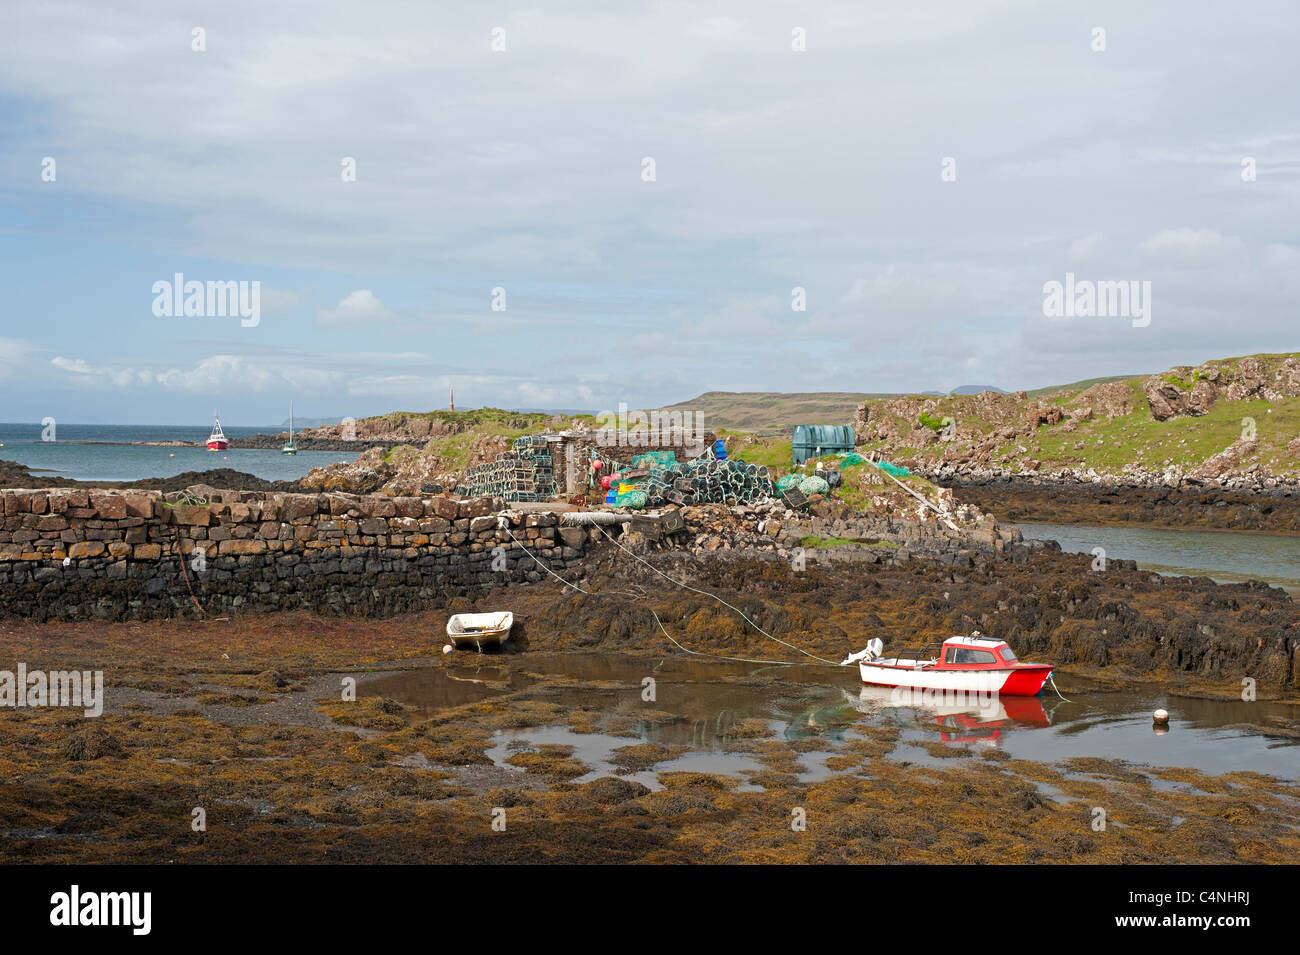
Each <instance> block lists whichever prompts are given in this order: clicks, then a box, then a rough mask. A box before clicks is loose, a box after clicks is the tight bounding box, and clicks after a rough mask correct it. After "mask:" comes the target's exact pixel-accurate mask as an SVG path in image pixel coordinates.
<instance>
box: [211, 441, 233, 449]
mask: <svg viewBox="0 0 1300 955" xmlns="http://www.w3.org/2000/svg"><path fill="white" fill-rule="evenodd" d="M228 447H230V442H229V441H209V442H208V450H209V451H224V450H226V448H228Z"/></svg>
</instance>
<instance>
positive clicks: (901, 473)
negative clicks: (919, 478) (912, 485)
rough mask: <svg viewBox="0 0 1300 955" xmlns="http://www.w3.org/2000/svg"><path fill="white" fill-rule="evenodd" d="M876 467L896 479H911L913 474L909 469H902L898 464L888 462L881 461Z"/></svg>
mask: <svg viewBox="0 0 1300 955" xmlns="http://www.w3.org/2000/svg"><path fill="white" fill-rule="evenodd" d="M876 466H877V467H878V468H880V470H882V471H884V472H885V473H886V474H892V475H893V476H894V477H899V478H903V477H910V476H911V474H912V472H911V471H909V470H908V469H907V468H900V467H899V466H898V465H896V464H890V463H889V462H888V461H879V462H877V464H876Z"/></svg>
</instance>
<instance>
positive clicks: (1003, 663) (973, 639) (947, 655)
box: [844, 631, 1052, 696]
mask: <svg viewBox="0 0 1300 955" xmlns="http://www.w3.org/2000/svg"><path fill="white" fill-rule="evenodd" d="M936 648H937V650H936V652H935V653H934V654H933V656H931V655H929V653H930V651H931V650H935V649H936ZM883 650H884V645H883V644H882V643H881V642H880V640H878V639H877V640H872V641H871V642H870V643H868V644H867V648H866V649H865V650H863V651H862V652H861V653H854V654H852V655H850V656H849V657H848V659H846V660H845V661H844V662H845V663H856V664H857V665H858V670H859V671H860V673H861V674H862V682H863V683H864V684H866V685H867V686H891V687H907V688H911V689H918V690H945V691H954V692H959V693H988V694H997V695H1000V696H1035V695H1037V694H1038V692H1039V691H1040V690H1042V688H1043V684H1045V683H1046V682H1047V680H1048V678H1050V677H1051V675H1052V665H1051V664H1050V663H1022V662H1021V661H1020V660H1019V659H1018V658H1017V657H1016V654H1015V651H1013V650H1012V649H1011V647H1009V646H1007V643H1006V641H1005V640H994V639H992V638H990V637H986V636H984V635H983V634H981V633H979V632H978V631H976V632H975V633H973V634H971V635H970V636H967V637H949V638H948V639H947V640H944V641H943V643H942V644H937V643H932V644H930V645H929V646H926V647H924V648H922V649H921V650H920V651H917V652H915V653H912V654H911V655H910V656H904V655H901V654H900V655H899V656H896V657H884V656H882V652H883Z"/></svg>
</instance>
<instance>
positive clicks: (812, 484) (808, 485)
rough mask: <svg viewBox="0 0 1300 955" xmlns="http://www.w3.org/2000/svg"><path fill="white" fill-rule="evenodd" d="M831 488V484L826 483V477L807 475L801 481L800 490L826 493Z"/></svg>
mask: <svg viewBox="0 0 1300 955" xmlns="http://www.w3.org/2000/svg"><path fill="white" fill-rule="evenodd" d="M830 489H831V486H830V485H829V484H827V483H826V479H825V478H819V477H816V476H813V477H806V478H804V479H803V480H802V481H800V482H799V490H800V491H802V492H803V493H804V494H807V495H813V494H825V493H826V492H828V491H829V490H830Z"/></svg>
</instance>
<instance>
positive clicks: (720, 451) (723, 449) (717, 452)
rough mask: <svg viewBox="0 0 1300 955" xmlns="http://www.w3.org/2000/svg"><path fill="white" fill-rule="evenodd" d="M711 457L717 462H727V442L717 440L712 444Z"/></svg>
mask: <svg viewBox="0 0 1300 955" xmlns="http://www.w3.org/2000/svg"><path fill="white" fill-rule="evenodd" d="M713 456H714V457H715V458H717V459H718V460H719V461H725V460H727V442H726V441H724V440H722V439H721V438H719V439H718V440H717V441H714V442H713Z"/></svg>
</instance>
